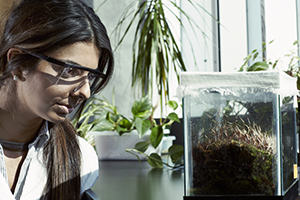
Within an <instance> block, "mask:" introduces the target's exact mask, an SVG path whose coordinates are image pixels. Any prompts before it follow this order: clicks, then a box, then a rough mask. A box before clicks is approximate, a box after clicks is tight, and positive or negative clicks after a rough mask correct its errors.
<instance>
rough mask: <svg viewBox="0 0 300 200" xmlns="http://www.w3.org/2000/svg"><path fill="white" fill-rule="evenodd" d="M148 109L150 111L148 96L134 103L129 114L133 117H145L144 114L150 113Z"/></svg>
mask: <svg viewBox="0 0 300 200" xmlns="http://www.w3.org/2000/svg"><path fill="white" fill-rule="evenodd" d="M150 109H151V101H150V98H149V97H148V96H145V97H142V98H140V99H137V100H135V101H134V103H133V105H132V108H131V112H132V114H133V116H134V117H135V116H139V115H142V116H144V117H145V114H147V113H151V112H150Z"/></svg>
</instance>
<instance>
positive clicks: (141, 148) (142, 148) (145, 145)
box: [134, 141, 150, 152]
mask: <svg viewBox="0 0 300 200" xmlns="http://www.w3.org/2000/svg"><path fill="white" fill-rule="evenodd" d="M149 145H150V141H142V142H138V143H136V144H135V146H134V149H136V150H138V151H140V152H145V151H146V150H147V149H148V147H149Z"/></svg>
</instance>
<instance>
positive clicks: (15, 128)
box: [0, 109, 43, 143]
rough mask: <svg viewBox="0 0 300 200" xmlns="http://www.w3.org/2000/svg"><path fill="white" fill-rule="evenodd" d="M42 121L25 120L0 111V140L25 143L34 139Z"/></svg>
mask: <svg viewBox="0 0 300 200" xmlns="http://www.w3.org/2000/svg"><path fill="white" fill-rule="evenodd" d="M42 123H43V119H41V118H39V119H33V120H28V119H27V120H26V119H24V117H21V116H16V115H14V114H11V113H8V112H5V111H3V110H1V109H0V139H2V140H6V141H10V142H17V143H27V142H30V141H32V140H34V138H36V136H37V134H38V131H39V129H40V126H41V124H42Z"/></svg>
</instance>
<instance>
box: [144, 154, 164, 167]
mask: <svg viewBox="0 0 300 200" xmlns="http://www.w3.org/2000/svg"><path fill="white" fill-rule="evenodd" d="M147 161H148V163H149V165H151V166H152V167H154V168H163V162H162V159H161V157H160V156H159V155H158V154H157V153H152V154H151V155H150V156H149V157H148V160H147Z"/></svg>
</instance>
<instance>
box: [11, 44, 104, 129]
mask: <svg viewBox="0 0 300 200" xmlns="http://www.w3.org/2000/svg"><path fill="white" fill-rule="evenodd" d="M47 56H50V57H53V58H55V59H57V60H60V61H63V62H68V63H75V64H77V65H80V66H84V67H87V68H91V69H96V68H97V67H98V61H99V56H100V52H99V50H98V49H97V48H96V47H95V46H94V45H93V44H92V43H82V42H79V43H75V44H72V45H70V46H66V47H63V48H61V49H59V50H57V51H55V52H53V53H51V54H49V55H47ZM62 69H64V68H63V67H60V66H58V65H55V64H52V63H50V62H47V61H44V60H41V61H40V62H39V63H38V66H37V68H36V69H35V71H33V72H30V73H26V72H23V75H22V77H21V78H20V79H19V80H18V81H17V97H18V103H19V105H20V107H18V108H19V110H21V113H22V114H24V116H26V117H28V119H29V120H32V119H45V120H48V121H50V122H53V123H59V122H62V121H64V120H65V118H66V116H67V114H69V113H71V112H72V111H73V110H74V108H75V107H76V106H77V105H78V104H79V103H81V102H82V101H83V100H85V99H88V98H89V97H90V87H89V83H88V81H87V82H84V84H83V85H82V86H81V87H80V88H78V90H76V91H74V89H75V88H76V86H78V85H79V84H80V83H81V82H82V81H85V80H86V77H87V74H88V72H87V71H84V73H83V74H81V75H80V76H81V77H80V79H79V80H78V79H76V80H74V79H73V81H65V80H67V79H64V78H65V77H64V76H60V74H59V73H60V72H61V70H62ZM62 80H63V81H62ZM19 113H20V112H19Z"/></svg>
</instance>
